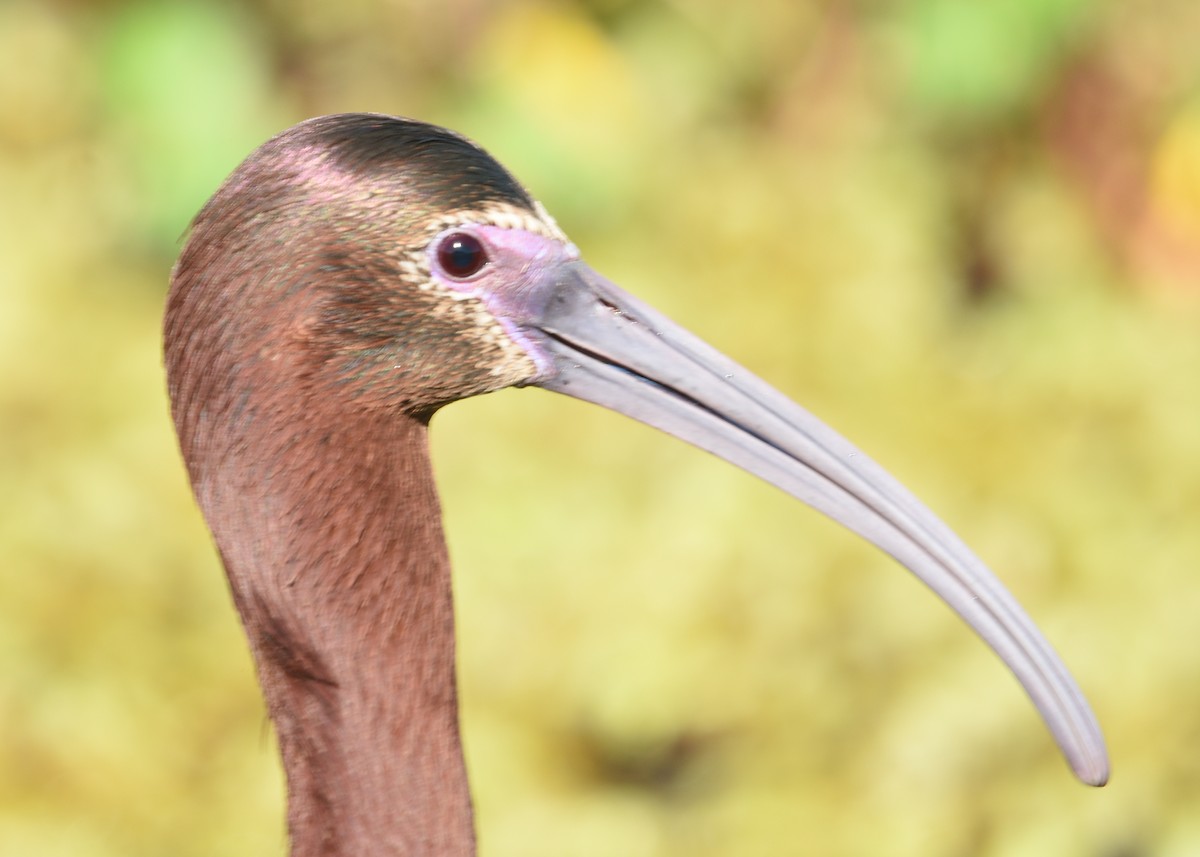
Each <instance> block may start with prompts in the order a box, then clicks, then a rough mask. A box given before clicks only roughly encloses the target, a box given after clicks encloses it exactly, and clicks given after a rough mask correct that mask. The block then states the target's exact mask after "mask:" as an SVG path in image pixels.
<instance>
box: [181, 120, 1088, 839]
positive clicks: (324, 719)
mask: <svg viewBox="0 0 1200 857" xmlns="http://www.w3.org/2000/svg"><path fill="white" fill-rule="evenodd" d="M476 251H478V252H476ZM456 254H457V255H456ZM164 342H165V355H166V367H167V377H168V385H169V391H170V397H171V406H172V413H173V416H174V420H175V424H176V427H177V430H178V434H179V441H180V447H181V449H182V452H183V456H184V460H185V461H186V464H187V468H188V474H189V476H190V478H191V481H192V485H193V488H194V491H195V494H196V498H197V500H198V502H199V504H200V507H201V509H202V510H203V512H204V515H205V518H206V520H207V521H208V523H209V526H210V527H211V529H212V531H213V534H214V537H215V540H216V543H217V547H218V549H219V550H220V554H221V559H222V561H223V563H224V565H225V569H226V571H227V573H228V577H229V581H230V586H231V588H232V592H233V597H234V601H235V603H236V605H237V608H238V611H239V613H240V615H241V618H242V621H243V624H244V626H245V629H246V633H247V636H248V638H249V641H250V645H251V648H252V650H253V653H254V658H255V663H256V664H257V668H258V674H259V679H260V681H261V683H262V686H263V692H264V694H265V696H266V700H267V705H268V709H269V711H270V716H271V719H272V721H273V722H274V724H275V726H276V729H277V730H278V733H279V741H280V748H281V752H282V756H283V761H284V767H285V770H286V774H287V784H288V795H289V809H288V825H289V831H290V836H291V841H292V848H293V854H294V855H297V857H312V856H313V855H342V854H345V855H350V854H353V855H359V856H360V857H369V855H382V854H404V855H430V857H434V855H436V857H465V856H466V855H471V854H473V853H474V847H475V846H474V832H473V827H472V822H471V803H470V796H469V792H468V788H467V780H466V772H465V770H464V765H463V759H462V751H461V744H460V740H459V732H458V708H457V697H456V691H455V674H454V619H453V608H452V603H451V594H450V577H449V565H448V559H447V554H446V548H445V543H444V539H443V534H442V528H441V517H440V510H439V506H438V500H437V493H436V490H435V487H434V484H433V479H432V474H431V470H430V464H429V453H428V444H427V437H426V432H427V428H428V422H429V418H430V416H431V415H432V413H433V412H434V411H435V410H436V409H437V408H439V407H441V406H442V405H444V404H447V403H449V402H452V401H455V400H457V399H461V398H465V397H467V396H470V395H475V394H478V393H484V392H488V391H491V390H496V389H499V388H501V387H506V386H512V385H524V384H532V385H537V386H543V387H546V388H548V389H552V390H556V391H559V392H565V393H567V394H570V395H575V396H578V397H580V398H585V399H588V400H591V401H595V402H599V403H601V404H604V405H606V406H609V407H613V408H616V409H618V410H621V411H623V412H625V413H627V414H629V415H630V416H633V417H635V418H637V419H641V420H643V421H645V422H648V423H650V424H652V425H655V426H658V427H660V428H664V429H665V430H667V431H670V432H672V433H674V434H677V435H678V436H680V437H682V438H684V439H686V440H689V441H690V442H693V443H696V444H698V445H700V446H702V447H704V448H706V449H709V450H711V451H713V452H716V453H717V454H719V455H722V456H723V457H726V458H728V459H729V460H731V461H733V462H734V463H736V464H738V465H739V466H741V467H743V468H745V469H747V470H750V471H751V472H754V473H756V474H758V475H760V476H762V477H763V478H766V479H768V480H769V481H772V482H773V483H774V484H776V485H779V486H780V487H781V488H783V489H784V490H786V491H789V492H790V493H792V494H793V495H795V496H797V497H799V498H801V499H803V500H805V501H806V502H809V503H811V504H812V505H814V506H816V507H818V508H819V509H821V510H822V511H825V512H826V513H827V514H829V515H831V516H832V517H834V518H835V519H837V520H839V521H841V522H842V523H844V524H846V525H847V526H849V527H850V528H852V529H854V530H855V531H856V532H859V533H860V534H862V535H864V536H865V537H867V538H869V539H870V540H871V541H873V542H875V543H876V544H878V545H879V546H880V547H882V548H883V549H884V550H886V551H888V552H889V553H892V554H893V555H894V556H896V557H897V558H898V559H899V560H900V561H901V562H903V563H904V564H905V565H908V566H909V567H910V568H911V569H912V570H913V571H914V572H916V573H917V574H918V575H920V576H921V577H922V579H924V580H926V582H927V583H929V584H930V586H932V587H933V588H934V589H935V590H936V591H937V592H938V593H939V594H940V595H942V597H943V598H945V599H946V600H947V601H948V602H949V603H950V604H951V606H953V607H954V608H955V609H956V610H958V611H959V612H960V614H962V615H963V616H964V618H966V619H967V621H968V622H970V623H971V624H972V625H973V626H974V627H975V628H976V629H977V630H978V631H979V632H980V633H981V635H983V636H984V638H985V639H986V640H988V641H989V642H990V643H991V644H992V645H993V646H994V647H995V648H996V649H997V651H998V652H999V653H1000V654H1001V656H1002V657H1003V658H1004V659H1005V660H1006V662H1007V663H1008V664H1009V665H1010V667H1011V668H1012V669H1013V671H1014V672H1015V673H1016V674H1017V677H1018V678H1019V679H1020V680H1021V682H1022V683H1023V684H1024V685H1025V687H1026V689H1027V690H1028V692H1029V693H1030V695H1031V697H1033V699H1034V701H1035V702H1036V703H1037V704H1038V706H1039V708H1040V709H1041V710H1042V712H1043V716H1045V717H1046V720H1047V723H1048V725H1049V726H1050V728H1051V730H1052V731H1053V732H1054V734H1055V737H1056V738H1057V739H1058V740H1059V743H1060V744H1061V745H1062V747H1063V749H1064V752H1065V753H1066V754H1067V756H1068V758H1069V759H1070V761H1071V763H1072V765H1073V766H1074V767H1075V769H1076V772H1077V773H1078V774H1079V775H1080V776H1081V777H1082V778H1083V779H1085V780H1087V781H1089V782H1093V783H1100V782H1103V780H1104V779H1105V777H1106V776H1107V759H1106V757H1105V755H1104V748H1103V743H1102V739H1101V738H1100V736H1099V731H1098V728H1097V727H1096V726H1095V721H1094V719H1093V718H1092V715H1091V713H1090V711H1089V710H1088V709H1087V706H1086V703H1085V702H1084V701H1083V699H1082V696H1081V695H1080V694H1079V692H1078V689H1077V688H1076V687H1075V685H1074V683H1073V682H1072V681H1071V679H1070V677H1069V676H1068V675H1067V674H1066V672H1065V669H1063V668H1062V666H1061V664H1060V663H1059V662H1058V660H1057V657H1056V656H1055V655H1054V654H1053V652H1052V651H1051V650H1049V647H1048V645H1047V644H1045V642H1044V640H1042V638H1041V636H1040V635H1039V634H1038V633H1037V631H1036V629H1034V628H1033V626H1032V624H1030V623H1029V622H1028V620H1027V619H1026V617H1025V616H1024V614H1023V613H1022V612H1021V611H1020V609H1019V607H1017V606H1016V604H1015V602H1013V601H1012V600H1011V597H1010V596H1008V595H1007V593H1006V592H1004V590H1003V588H1002V587H1000V585H999V583H998V582H996V581H995V580H994V579H993V578H992V577H991V576H990V573H989V572H987V570H986V568H984V567H983V566H982V564H980V563H979V562H978V560H976V559H975V558H974V556H973V555H971V554H970V553H969V552H968V551H967V550H966V548H965V547H964V546H962V545H961V543H959V542H957V540H956V539H954V537H953V536H952V535H951V534H950V533H949V531H948V530H946V529H945V527H944V525H941V524H940V522H937V521H936V519H934V518H933V516H932V514H931V513H929V512H927V511H926V510H925V509H924V507H922V506H920V505H919V504H918V503H917V502H916V500H915V499H913V498H911V496H910V495H908V494H907V492H905V491H904V490H903V489H902V488H900V486H899V485H897V484H896V483H894V481H892V480H890V479H889V478H888V477H886V474H883V472H882V470H880V469H879V468H878V466H877V465H874V464H873V463H871V462H870V461H869V460H868V459H866V457H865V456H861V455H860V454H859V453H857V451H854V450H853V448H852V447H850V446H849V445H848V444H846V442H845V441H843V440H841V439H840V438H838V437H837V436H836V435H834V434H833V433H832V432H831V431H829V430H828V429H826V428H825V427H824V426H821V425H820V424H819V423H817V422H816V420H815V419H814V418H812V417H811V416H810V415H808V414H807V413H805V412H804V411H802V410H801V409H799V408H798V407H797V406H795V405H792V404H791V403H789V402H787V401H786V400H785V399H783V397H782V396H780V395H779V394H778V393H775V392H774V391H772V390H770V389H769V388H767V387H766V385H765V384H762V382H760V381H758V380H757V379H755V378H753V376H751V375H750V374H749V373H747V372H745V370H743V369H741V368H740V367H736V366H735V365H734V364H732V363H729V362H728V361H726V359H725V358H722V357H720V355H718V354H716V352H713V351H711V349H707V347H705V346H703V345H702V344H701V343H699V342H698V341H697V340H694V338H692V337H690V336H689V335H687V334H685V333H683V332H682V331H680V330H678V328H675V327H674V326H673V325H671V323H670V322H669V321H667V320H665V319H663V318H662V317H661V316H658V315H657V314H655V313H654V312H653V310H650V309H649V308H648V307H645V306H643V305H641V304H639V303H638V302H636V300H634V299H633V298H631V297H629V296H628V295H625V294H624V293H622V292H620V291H619V290H617V289H616V288H615V287H614V286H612V285H611V284H609V283H607V282H606V281H604V280H602V278H599V277H598V276H597V275H595V274H594V273H593V272H591V271H590V269H587V268H586V266H583V264H582V263H581V262H580V261H579V259H578V253H577V251H576V250H575V248H574V246H573V245H571V244H570V243H569V242H568V241H567V240H566V238H565V237H564V236H563V235H562V233H561V232H560V231H559V230H558V227H557V226H556V225H555V224H554V222H553V220H552V219H551V218H550V217H549V216H548V215H547V214H546V213H545V211H544V210H543V209H542V208H541V206H540V205H539V204H538V203H536V202H535V201H534V200H533V199H532V198H531V197H530V196H529V194H528V193H527V192H526V191H525V190H524V189H523V188H522V187H521V186H520V184H519V183H518V182H517V181H516V180H515V179H514V178H513V177H512V176H511V175H509V174H508V173H507V172H506V171H505V170H504V169H503V168H502V167H501V166H500V165H499V164H497V163H496V162H495V161H494V160H492V159H491V158H490V157H489V156H488V155H487V154H486V153H485V152H483V150H481V149H479V148H478V147H477V146H475V145H474V144H472V143H470V142H469V141H467V140H465V139H463V138H462V137H459V136H458V135H455V134H453V133H451V132H448V131H445V130H443V129H440V128H435V127H433V126H430V125H425V124H422V123H418V122H412V121H409V120H402V119H395V118H391V117H382V116H367V115H347V116H333V117H324V118H321V119H317V120H312V121H310V122H307V123H303V124H301V125H299V126H296V127H295V128H292V129H290V130H289V131H286V132H284V133H283V134H281V135H280V136H278V137H276V138H275V139H273V140H271V141H269V142H268V143H266V144H265V145H264V146H263V147H261V148H260V149H259V150H258V151H256V152H255V153H254V154H252V155H251V156H250V157H249V158H248V159H247V160H246V162H245V163H243V164H242V165H241V166H240V167H239V168H238V169H237V170H236V171H235V172H234V173H233V175H232V176H230V178H229V179H228V180H227V181H226V182H225V183H224V184H223V185H222V187H221V188H220V189H219V190H218V191H217V193H216V194H215V195H214V197H213V198H212V200H211V201H210V202H209V203H208V204H207V205H206V206H205V207H204V209H203V210H202V211H201V212H200V214H199V215H198V216H197V218H196V221H195V223H194V224H193V226H192V230H191V233H190V235H189V238H188V240H187V244H186V247H185V249H184V251H183V253H182V255H181V256H180V259H179V262H178V264H177V265H176V268H175V270H174V273H173V276H172V283H171V291H170V296H169V299H168V303H167V311H166V320H165V327H164Z"/></svg>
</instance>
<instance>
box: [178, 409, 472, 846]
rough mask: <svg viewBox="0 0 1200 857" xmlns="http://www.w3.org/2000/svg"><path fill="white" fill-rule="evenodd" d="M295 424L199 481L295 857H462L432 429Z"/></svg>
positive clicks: (358, 422)
mask: <svg viewBox="0 0 1200 857" xmlns="http://www.w3.org/2000/svg"><path fill="white" fill-rule="evenodd" d="M260 413H261V412H260ZM292 416H293V419H289V420H286V421H285V420H280V421H273V420H268V421H269V422H272V423H274V424H273V425H270V426H264V425H261V424H260V425H257V426H250V428H249V430H248V431H246V432H245V433H244V434H243V442H242V443H238V444H234V445H233V446H231V447H230V449H231V450H232V451H231V452H229V453H228V454H226V455H223V456H221V455H218V456H213V458H215V459H218V461H217V462H215V463H216V466H215V467H214V468H213V471H214V472H211V473H210V472H203V473H201V472H196V468H195V467H193V474H192V475H193V481H194V483H195V485H196V492H197V496H198V498H199V500H200V504H201V506H202V507H203V509H204V511H205V514H206V516H207V518H208V521H209V523H210V526H211V527H212V529H213V531H214V533H215V535H216V540H217V543H218V546H219V547H220V550H221V554H222V558H223V560H224V562H225V566H226V570H227V572H228V574H229V579H230V583H231V586H232V588H233V594H234V599H235V601H236V602H237V606H238V609H239V611H240V612H241V616H242V621H243V623H244V625H245V627H246V632H247V634H248V636H249V638H250V643H251V646H252V648H253V650H254V657H255V661H256V663H257V666H258V673H259V678H260V680H261V682H262V686H263V691H264V693H265V695H266V699H267V706H268V708H269V710H270V714H271V719H272V720H273V721H274V723H275V727H276V729H277V730H278V734H279V743H280V747H281V750H282V754H283V763H284V768H285V770H286V773H287V783H288V827H289V831H290V835H291V841H292V854H293V855H294V857H316V855H322V857H332V855H356V857H372V855H411V857H418V855H419V857H471V855H474V854H475V839H474V831H473V827H472V816H471V802H470V795H469V792H468V787H467V779H466V771H465V768H464V764H463V758H462V746H461V742H460V738H459V729H458V704H457V694H456V688H455V673H454V616H453V607H452V603H451V592H450V574H449V562H448V559H447V554H446V547H445V542H444V539H443V536H442V529H441V520H440V510H439V506H438V500H437V494H436V491H435V488H434V485H433V476H432V472H431V468H430V464H429V453H428V444H427V438H426V425H425V423H424V422H423V421H420V420H416V419H412V418H405V417H399V418H397V417H396V416H395V415H394V414H393V415H388V416H386V417H384V416H383V415H376V417H375V418H372V417H370V416H369V415H368V416H366V417H363V416H362V415H361V414H359V415H357V417H362V418H361V419H359V418H355V419H353V420H345V415H341V418H340V420H338V419H330V420H322V418H321V417H320V416H319V415H313V414H307V415H303V416H300V415H294V414H293V415H292ZM339 421H341V422H344V423H349V424H348V425H340V426H339V425H338V424H337V423H338V422H339ZM268 428H269V429H270V431H267V430H266V429H268ZM267 437H270V438H271V440H262V439H263V438H267ZM247 438H252V439H253V441H252V443H253V444H254V446H257V447H258V448H253V447H251V446H250V445H249V442H246V439H247Z"/></svg>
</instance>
